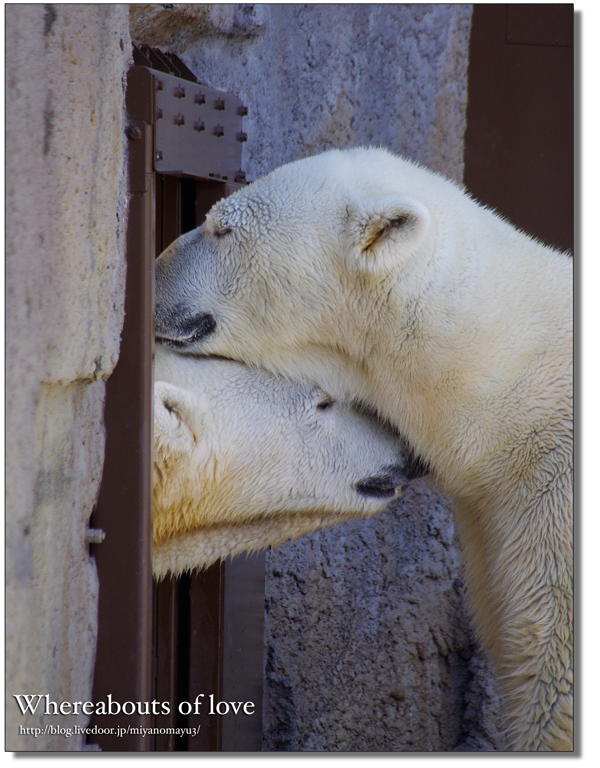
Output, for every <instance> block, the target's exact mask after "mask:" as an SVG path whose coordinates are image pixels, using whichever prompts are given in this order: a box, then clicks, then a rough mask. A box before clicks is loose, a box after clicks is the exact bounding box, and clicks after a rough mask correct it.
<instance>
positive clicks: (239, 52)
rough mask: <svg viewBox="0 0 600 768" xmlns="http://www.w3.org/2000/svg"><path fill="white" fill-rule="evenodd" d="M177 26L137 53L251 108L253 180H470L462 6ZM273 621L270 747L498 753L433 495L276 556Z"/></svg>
mask: <svg viewBox="0 0 600 768" xmlns="http://www.w3.org/2000/svg"><path fill="white" fill-rule="evenodd" d="M181 13H182V11H181V7H180V6H172V8H171V9H170V14H169V13H168V12H167V6H164V5H163V6H150V7H148V6H145V7H144V8H141V7H137V8H136V9H134V10H132V22H133V28H134V30H135V31H134V38H135V39H136V40H137V41H138V42H146V43H149V44H151V45H157V46H161V47H163V48H164V49H166V50H172V51H173V52H175V53H178V54H179V55H181V57H182V58H183V59H184V61H185V62H186V63H187V65H188V66H189V67H190V68H191V69H192V70H193V71H194V72H195V74H196V75H197V77H198V78H199V79H200V80H201V81H203V82H206V83H207V84H208V85H210V86H211V87H215V88H219V89H222V90H226V91H230V92H232V93H235V94H236V95H238V96H239V97H240V98H241V99H242V100H243V101H244V103H245V104H247V105H248V108H249V114H248V116H247V117H246V118H245V119H244V120H245V128H244V130H245V131H246V132H247V134H248V142H247V143H246V144H245V145H244V167H245V170H246V172H247V176H248V178H250V179H255V178H258V177H259V176H262V175H263V174H265V173H267V172H268V171H270V170H271V169H273V168H275V167H277V166H278V165H281V164H282V163H285V162H288V161H291V160H295V159H298V158H301V157H305V156H308V155H312V154H314V153H317V152H320V151H323V150H325V149H328V148H330V147H340V148H343V147H351V146H356V145H364V144H381V145H383V146H386V147H388V148H390V149H392V150H394V151H396V152H398V153H400V154H403V155H405V156H407V157H410V158H412V159H415V160H417V161H419V162H421V163H423V164H424V165H426V166H428V167H430V168H432V169H433V170H436V171H440V172H442V173H444V174H445V175H447V176H450V177H452V178H454V179H456V180H458V181H461V180H462V173H463V135H464V130H465V111H466V100H467V87H466V86H467V81H466V71H467V56H468V54H467V52H468V38H469V30H470V17H471V7H470V6H468V5H410V4H408V5H367V4H364V5H363V4H359V5H299V4H290V5H278V4H275V5H266V4H252V5H235V4H233V5H228V6H222V5H215V6H210V8H207V6H206V5H202V6H193V7H192V6H187V9H186V11H185V14H187V18H188V21H189V17H190V15H194V14H195V18H196V21H195V23H194V24H191V25H190V24H187V25H186V24H181V25H178V22H177V17H178V16H180V14H181ZM181 18H183V17H181ZM142 22H143V23H142ZM266 619H267V628H266V636H265V706H264V727H265V731H264V742H263V749H265V750H332V751H339V750H450V749H463V750H472V749H480V750H481V749H494V748H498V747H499V746H501V744H502V742H501V738H500V735H499V730H498V727H499V723H500V704H499V700H498V696H497V693H496V687H495V681H494V680H493V678H492V676H491V675H490V672H489V669H488V668H487V666H486V664H485V662H484V661H483V660H482V658H481V657H480V656H479V655H478V653H477V652H476V650H475V644H474V641H473V638H472V635H471V633H470V630H469V621H468V619H467V616H466V611H465V607H464V596H463V587H462V582H461V568H460V558H459V550H458V545H457V542H456V539H455V535H454V526H453V520H452V511H451V506H450V504H449V502H448V501H447V500H446V499H444V498H443V497H442V496H440V495H439V494H438V493H436V492H435V491H434V490H433V489H430V488H428V487H427V485H426V484H425V483H420V484H419V485H418V486H416V487H415V488H414V489H413V490H411V491H410V492H409V493H408V495H407V497H406V499H405V500H404V501H403V502H401V503H400V505H399V506H397V507H396V508H395V509H392V510H390V511H388V512H386V513H384V514H383V515H382V516H380V517H379V518H377V519H373V520H370V521H366V522H358V521H357V522H354V523H352V524H347V525H344V526H339V527H337V528H335V529H333V530H331V531H325V532H322V533H319V534H313V535H310V536H306V537H304V538H303V539H301V540H299V541H298V542H296V543H294V544H293V545H286V546H284V547H282V548H280V549H277V550H274V551H273V552H272V553H270V554H269V556H268V557H267V615H266Z"/></svg>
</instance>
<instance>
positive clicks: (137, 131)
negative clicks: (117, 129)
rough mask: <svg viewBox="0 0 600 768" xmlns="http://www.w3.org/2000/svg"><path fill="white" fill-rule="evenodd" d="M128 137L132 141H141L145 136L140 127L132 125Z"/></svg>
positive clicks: (128, 130)
mask: <svg viewBox="0 0 600 768" xmlns="http://www.w3.org/2000/svg"><path fill="white" fill-rule="evenodd" d="M127 135H128V136H129V138H130V139H131V140H132V141H139V140H140V139H141V138H142V136H143V133H142V129H141V128H140V127H139V126H138V125H130V126H129V128H128V129H127Z"/></svg>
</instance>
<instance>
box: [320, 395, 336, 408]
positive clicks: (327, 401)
mask: <svg viewBox="0 0 600 768" xmlns="http://www.w3.org/2000/svg"><path fill="white" fill-rule="evenodd" d="M334 404H335V400H334V399H333V398H332V397H329V395H327V396H326V397H324V398H323V399H322V400H321V402H320V403H317V408H318V410H319V411H326V410H327V409H328V408H331V407H333V405H334Z"/></svg>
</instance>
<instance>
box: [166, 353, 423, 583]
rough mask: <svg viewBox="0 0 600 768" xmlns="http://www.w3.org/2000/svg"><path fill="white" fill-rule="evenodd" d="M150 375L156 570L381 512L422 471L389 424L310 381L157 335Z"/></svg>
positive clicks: (198, 563)
mask: <svg viewBox="0 0 600 768" xmlns="http://www.w3.org/2000/svg"><path fill="white" fill-rule="evenodd" d="M155 379H156V381H155V385H154V478H153V511H152V515H153V520H152V524H153V539H154V546H153V570H154V574H155V576H157V577H158V578H160V577H162V576H164V575H166V574H167V573H168V572H170V573H173V574H176V575H177V574H180V573H181V572H183V571H184V570H188V569H190V570H191V569H194V568H199V567H200V568H201V567H204V566H207V565H211V564H212V563H214V562H216V561H217V560H219V559H222V558H224V557H226V556H228V555H236V554H239V553H241V552H250V551H256V550H259V549H264V548H265V547H268V546H269V545H276V544H282V543H283V542H284V541H286V540H287V539H289V538H293V539H295V538H297V537H298V536H301V535H302V534H304V533H308V532H309V531H316V530H318V529H320V528H323V527H325V526H331V525H335V524H336V523H340V522H343V521H344V520H348V519H350V518H354V517H367V516H370V515H374V514H377V513H378V512H381V511H382V510H383V509H384V508H385V507H386V506H387V504H388V503H389V502H390V501H391V500H392V499H394V498H397V497H398V496H399V495H400V493H401V492H402V490H403V489H404V488H405V487H406V484H407V483H408V482H409V481H410V480H412V479H413V478H415V477H420V476H421V475H423V474H425V473H426V468H425V467H424V466H423V465H422V464H420V463H419V461H418V459H417V458H416V457H415V456H414V455H413V454H412V453H411V451H410V449H409V448H408V447H407V446H406V444H405V443H403V441H402V439H401V438H400V437H399V435H397V434H395V433H394V431H393V430H391V429H390V428H388V427H386V425H384V424H382V423H380V422H378V421H376V420H375V419H374V418H373V417H372V416H369V415H367V414H365V413H361V412H360V411H358V410H356V409H353V408H350V407H348V406H347V405H344V404H341V403H336V402H334V401H333V399H332V398H331V397H329V396H328V395H326V394H325V393H324V392H323V391H322V390H321V389H319V388H318V387H315V386H314V385H312V384H302V383H294V382H290V381H287V380H285V379H283V378H280V377H275V376H273V374H271V373H268V372H267V371H264V370H251V369H249V368H246V367H245V366H243V365H241V364H240V363H236V362H233V361H231V360H220V359H211V358H190V357H182V356H181V355H178V354H176V353H175V352H172V351H170V350H168V349H166V348H165V347H164V346H163V345H161V344H159V345H157V348H156V353H155Z"/></svg>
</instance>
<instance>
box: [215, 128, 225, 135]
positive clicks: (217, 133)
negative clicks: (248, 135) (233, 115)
mask: <svg viewBox="0 0 600 768" xmlns="http://www.w3.org/2000/svg"><path fill="white" fill-rule="evenodd" d="M213 133H214V134H215V136H223V134H224V133H225V131H224V130H223V126H222V125H215V127H214V130H213Z"/></svg>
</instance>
